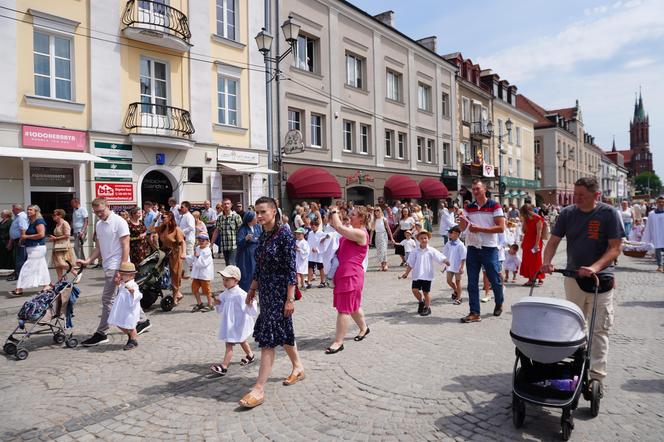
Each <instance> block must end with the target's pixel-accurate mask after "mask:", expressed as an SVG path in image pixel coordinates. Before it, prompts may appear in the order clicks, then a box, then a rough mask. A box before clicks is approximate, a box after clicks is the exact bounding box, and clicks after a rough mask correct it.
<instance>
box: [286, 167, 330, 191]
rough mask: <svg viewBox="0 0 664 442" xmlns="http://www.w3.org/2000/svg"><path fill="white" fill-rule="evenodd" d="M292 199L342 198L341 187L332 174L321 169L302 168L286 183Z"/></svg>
mask: <svg viewBox="0 0 664 442" xmlns="http://www.w3.org/2000/svg"><path fill="white" fill-rule="evenodd" d="M286 191H287V192H288V196H289V197H291V198H341V187H340V186H339V182H338V181H337V179H336V178H335V177H333V176H332V174H331V173H330V172H328V171H327V170H325V169H321V168H319V167H301V168H299V169H297V170H296V171H295V172H293V173H292V174H291V175H290V176H289V177H288V181H287V182H286Z"/></svg>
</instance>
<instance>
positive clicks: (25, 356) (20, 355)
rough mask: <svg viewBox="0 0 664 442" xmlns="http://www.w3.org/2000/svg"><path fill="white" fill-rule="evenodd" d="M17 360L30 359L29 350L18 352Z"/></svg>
mask: <svg viewBox="0 0 664 442" xmlns="http://www.w3.org/2000/svg"><path fill="white" fill-rule="evenodd" d="M16 359H18V360H19V361H23V360H25V359H28V350H26V349H25V348H21V349H18V350H16Z"/></svg>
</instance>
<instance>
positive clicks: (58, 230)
mask: <svg viewBox="0 0 664 442" xmlns="http://www.w3.org/2000/svg"><path fill="white" fill-rule="evenodd" d="M53 222H55V228H54V229H53V235H50V236H49V237H48V239H49V240H50V241H51V242H53V253H52V254H51V262H53V267H55V272H56V273H57V275H58V280H60V278H62V275H64V273H65V272H66V271H67V269H68V268H69V266H70V265H72V266H73V265H74V264H75V263H76V256H75V255H74V249H73V247H72V245H71V242H70V241H69V237H70V236H71V226H70V225H69V223H68V222H67V221H66V220H65V211H64V210H62V209H55V210H54V211H53Z"/></svg>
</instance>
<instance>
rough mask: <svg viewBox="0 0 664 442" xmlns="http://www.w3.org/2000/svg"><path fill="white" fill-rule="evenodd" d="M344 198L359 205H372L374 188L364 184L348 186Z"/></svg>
mask: <svg viewBox="0 0 664 442" xmlns="http://www.w3.org/2000/svg"><path fill="white" fill-rule="evenodd" d="M346 200H347V201H352V202H353V203H354V204H356V205H360V206H366V205H367V204H371V205H373V203H374V190H373V189H372V188H371V187H366V186H355V187H349V188H347V189H346Z"/></svg>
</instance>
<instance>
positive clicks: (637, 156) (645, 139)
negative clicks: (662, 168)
mask: <svg viewBox="0 0 664 442" xmlns="http://www.w3.org/2000/svg"><path fill="white" fill-rule="evenodd" d="M648 120H649V119H648V115H647V114H646V111H645V108H644V107H643V96H642V95H641V91H639V98H638V99H635V101H634V117H633V118H632V121H631V122H630V124H629V150H630V152H631V155H630V156H631V161H630V167H629V168H630V170H631V172H632V176H636V175H638V174H640V173H641V172H652V170H653V167H652V153H650V123H649V121H648Z"/></svg>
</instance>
